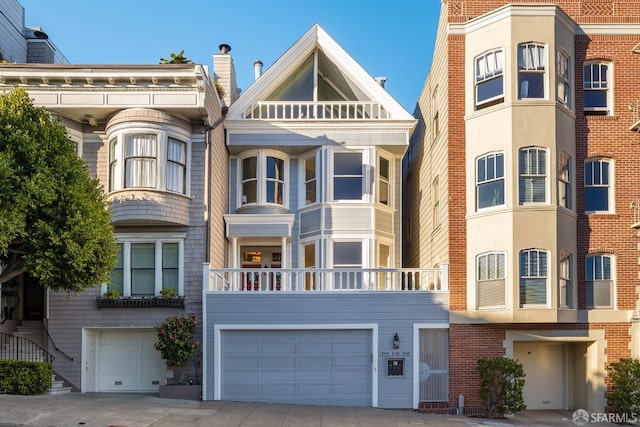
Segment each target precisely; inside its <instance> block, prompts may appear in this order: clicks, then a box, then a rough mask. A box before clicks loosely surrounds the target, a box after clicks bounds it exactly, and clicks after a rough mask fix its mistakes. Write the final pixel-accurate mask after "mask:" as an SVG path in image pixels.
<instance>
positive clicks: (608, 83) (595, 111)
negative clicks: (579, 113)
mask: <svg viewBox="0 0 640 427" xmlns="http://www.w3.org/2000/svg"><path fill="white" fill-rule="evenodd" d="M587 67H589V68H591V71H590V72H589V75H590V77H587V73H586V69H587ZM594 67H598V75H599V76H602V69H603V68H606V74H607V77H606V80H602V78H600V77H599V78H597V79H596V78H594V77H593V74H594V73H593V68H594ZM582 71H583V74H582V76H583V91H584V95H585V96H584V98H586V93H587V92H589V91H594V92H599V91H602V92H606V95H605V100H606V104H607V105H605V106H604V107H602V106H598V107H588V106H587V105H586V103H585V105H584V112H585V114H586V115H605V116H612V115H613V114H614V111H613V64H612V63H611V62H609V61H602V60H595V61H585V63H584V65H583V69H582ZM584 98H583V99H584Z"/></svg>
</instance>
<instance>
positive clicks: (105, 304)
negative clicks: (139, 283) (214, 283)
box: [96, 297, 184, 308]
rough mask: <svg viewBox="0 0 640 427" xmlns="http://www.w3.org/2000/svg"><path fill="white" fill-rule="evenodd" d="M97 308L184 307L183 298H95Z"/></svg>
mask: <svg viewBox="0 0 640 427" xmlns="http://www.w3.org/2000/svg"><path fill="white" fill-rule="evenodd" d="M96 305H97V307H98V308H114V307H184V298H160V297H149V298H144V297H143V298H116V299H111V298H101V297H98V298H96Z"/></svg>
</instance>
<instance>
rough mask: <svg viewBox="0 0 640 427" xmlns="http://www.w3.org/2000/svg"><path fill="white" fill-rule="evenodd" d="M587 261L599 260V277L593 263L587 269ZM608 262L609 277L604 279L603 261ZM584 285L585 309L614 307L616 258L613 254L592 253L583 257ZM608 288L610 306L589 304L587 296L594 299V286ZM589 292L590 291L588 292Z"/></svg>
mask: <svg viewBox="0 0 640 427" xmlns="http://www.w3.org/2000/svg"><path fill="white" fill-rule="evenodd" d="M589 259H599V260H600V262H601V263H602V265H601V268H600V275H599V277H596V276H598V269H597V266H596V264H595V262H594V263H592V268H591V269H590V268H589ZM605 259H608V260H609V277H608V278H606V277H605V272H604V260H605ZM584 270H585V284H586V290H587V309H589V310H590V309H614V308H615V307H616V257H615V256H614V255H613V254H609V253H593V254H588V255H587V256H586V257H585V268H584ZM596 285H600V286H608V287H609V298H610V304H607V305H597V304H595V302H593V301H592V304H590V301H589V294H591V298H592V299H593V298H594V290H593V288H594V286H596ZM590 290H591V291H590Z"/></svg>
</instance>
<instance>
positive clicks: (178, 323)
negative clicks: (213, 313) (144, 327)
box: [154, 314, 200, 384]
mask: <svg viewBox="0 0 640 427" xmlns="http://www.w3.org/2000/svg"><path fill="white" fill-rule="evenodd" d="M197 324H198V323H197V321H196V316H195V314H190V315H189V316H174V317H169V318H167V319H165V321H164V322H162V324H160V325H159V326H156V332H157V334H158V339H157V340H156V342H155V344H154V347H155V349H156V350H158V351H159V352H160V355H161V356H162V358H163V359H164V360H165V362H166V363H167V366H169V367H175V368H178V369H179V370H180V384H183V383H184V378H183V371H182V365H183V364H184V363H185V362H186V361H187V360H189V358H190V357H191V355H192V354H193V352H194V351H195V350H196V349H197V348H198V346H199V345H200V342H199V341H197V340H196V325H197Z"/></svg>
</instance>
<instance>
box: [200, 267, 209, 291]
mask: <svg viewBox="0 0 640 427" xmlns="http://www.w3.org/2000/svg"><path fill="white" fill-rule="evenodd" d="M202 290H203V291H210V290H211V284H210V283H209V263H208V262H204V263H202Z"/></svg>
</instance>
